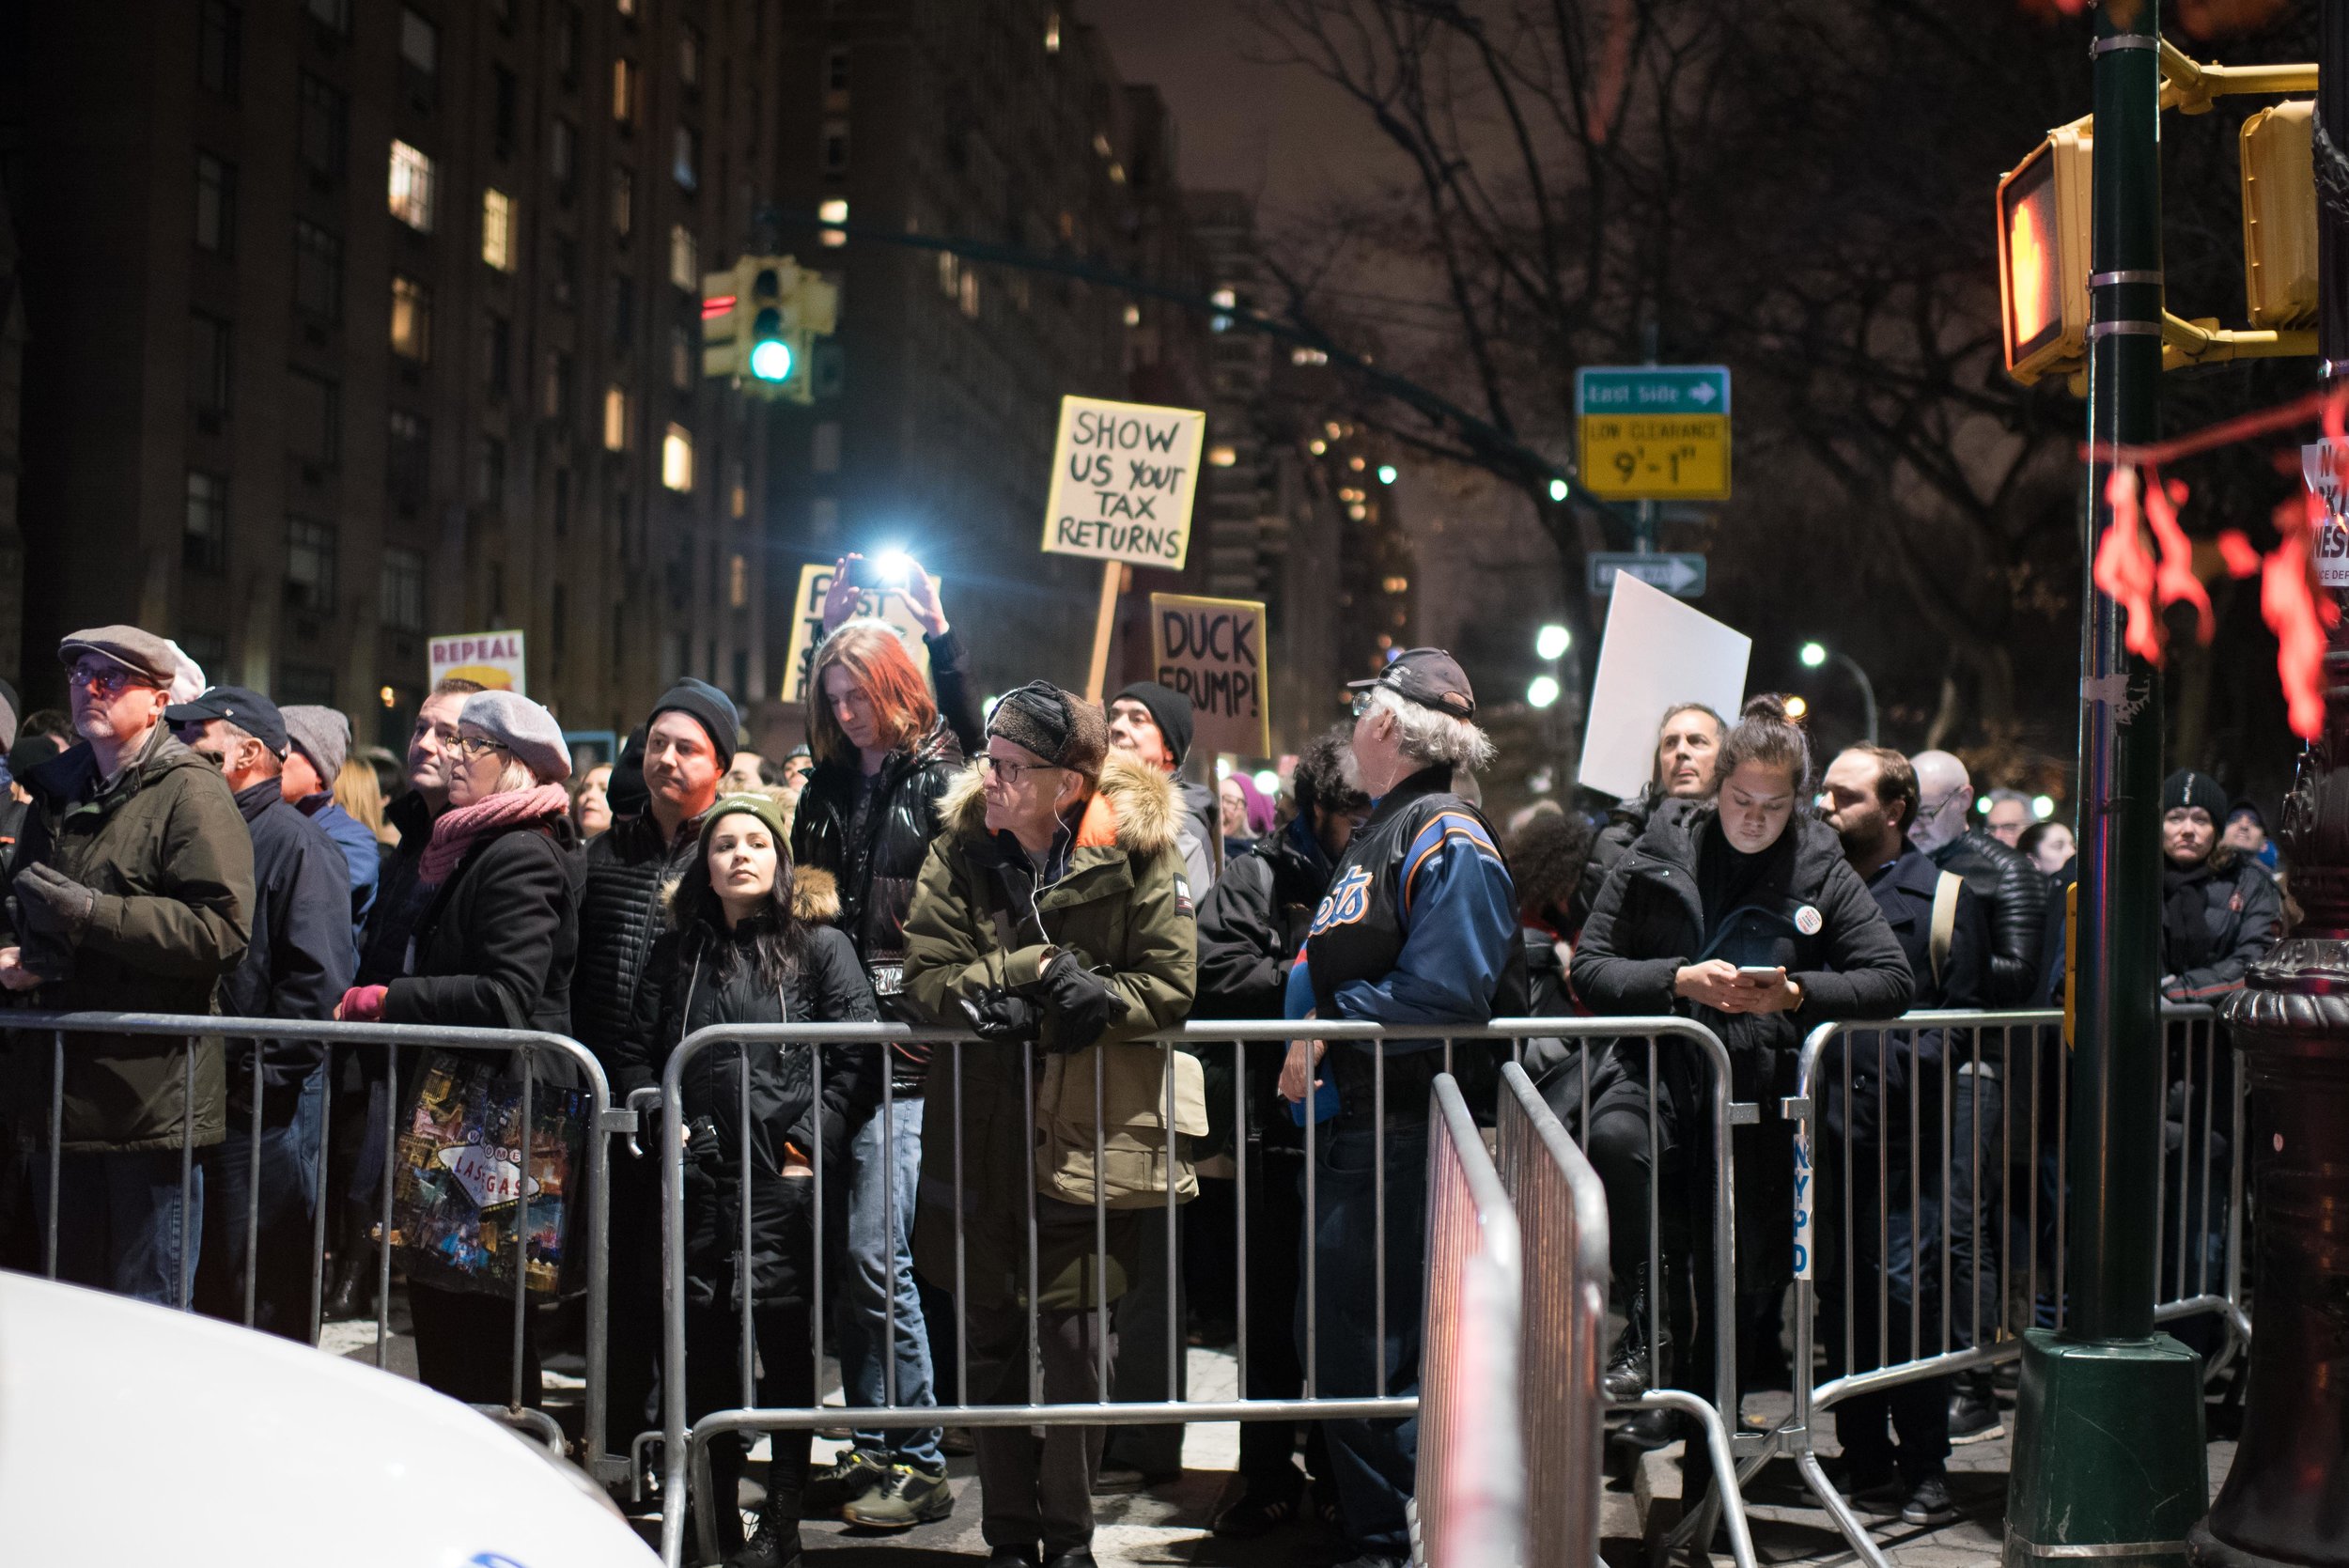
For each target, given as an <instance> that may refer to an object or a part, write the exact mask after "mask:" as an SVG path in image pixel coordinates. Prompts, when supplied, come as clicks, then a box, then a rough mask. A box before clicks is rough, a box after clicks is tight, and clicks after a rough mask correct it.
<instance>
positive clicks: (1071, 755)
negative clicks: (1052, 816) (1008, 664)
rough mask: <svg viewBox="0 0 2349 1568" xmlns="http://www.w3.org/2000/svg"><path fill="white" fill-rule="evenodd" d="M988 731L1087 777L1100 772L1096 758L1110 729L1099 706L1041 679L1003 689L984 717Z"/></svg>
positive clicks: (1103, 752) (1105, 749)
mask: <svg viewBox="0 0 2349 1568" xmlns="http://www.w3.org/2000/svg"><path fill="white" fill-rule="evenodd" d="M987 733H988V735H989V736H999V735H1000V736H1002V737H1003V738H1004V739H1005V740H1008V741H1010V742H1011V743H1012V744H1013V745H1015V746H1024V747H1026V748H1027V749H1028V750H1029V751H1031V752H1034V753H1035V754H1036V755H1037V756H1040V757H1042V758H1043V759H1044V760H1045V761H1046V762H1048V763H1050V764H1051V765H1052V766H1053V767H1055V768H1068V769H1069V770H1070V771H1072V772H1076V773H1081V774H1083V775H1084V776H1085V777H1086V778H1088V779H1097V778H1099V777H1100V776H1101V759H1102V758H1103V757H1105V756H1107V755H1108V754H1109V750H1110V727H1109V724H1108V722H1106V721H1105V720H1103V719H1102V717H1101V710H1100V709H1099V708H1097V707H1096V706H1094V705H1093V704H1091V703H1089V702H1086V701H1085V700H1084V699H1083V698H1082V697H1080V696H1078V695H1077V694H1076V693H1075V692H1074V691H1062V690H1061V689H1060V688H1059V687H1057V686H1054V685H1053V684H1052V683H1051V682H1050V681H1045V680H1032V681H1030V682H1028V684H1027V685H1025V686H1021V687H1018V688H1015V689H1014V690H1012V691H1006V692H1004V693H1003V698H1002V700H1001V701H999V702H997V703H996V705H995V711H994V712H993V713H992V714H991V715H989V716H988V721H987Z"/></svg>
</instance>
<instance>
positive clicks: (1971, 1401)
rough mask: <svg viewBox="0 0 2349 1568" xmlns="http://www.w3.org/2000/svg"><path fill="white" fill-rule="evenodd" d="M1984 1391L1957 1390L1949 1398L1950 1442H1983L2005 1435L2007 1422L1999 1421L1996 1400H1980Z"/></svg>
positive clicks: (1985, 1392)
mask: <svg viewBox="0 0 2349 1568" xmlns="http://www.w3.org/2000/svg"><path fill="white" fill-rule="evenodd" d="M1988 1391H1989V1390H1987V1389H1959V1390H1958V1391H1957V1392H1955V1393H1953V1394H1952V1395H1951V1396H1950V1441H1951V1442H1952V1443H1986V1442H1988V1441H1989V1440H1990V1439H1991V1438H1993V1437H2003V1436H2006V1422H2005V1421H2003V1420H2001V1419H2000V1418H1999V1403H1998V1400H1997V1399H1996V1398H1985V1397H1983V1396H1984V1395H1985V1394H1987V1393H1988Z"/></svg>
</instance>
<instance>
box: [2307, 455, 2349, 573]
mask: <svg viewBox="0 0 2349 1568" xmlns="http://www.w3.org/2000/svg"><path fill="white" fill-rule="evenodd" d="M2344 468H2349V458H2343V457H2342V456H2341V454H2340V453H2339V452H2336V451H2335V450H2334V449H2333V443H2332V442H2329V441H2318V442H2310V443H2309V444H2308V445H2306V446H2303V447H2302V448H2300V477H2301V478H2302V479H2304V480H2306V481H2307V483H2308V487H2309V489H2311V490H2313V491H2315V492H2316V494H2317V495H2318V496H2319V497H2321V498H2322V499H2323V500H2324V503H2325V524H2324V526H2323V527H2322V528H2320V529H2319V530H2318V531H2317V536H2316V540H2315V542H2314V544H2313V545H2312V546H2311V549H2310V553H2312V554H2313V555H2315V557H2316V581H2317V582H2319V583H2320V584H2322V585H2323V586H2325V587H2327V588H2349V519H2344V518H2343V516H2342V512H2343V509H2344V508H2343V499H2342V493H2341V492H2342V485H2341V477H2342V470H2343V469H2344Z"/></svg>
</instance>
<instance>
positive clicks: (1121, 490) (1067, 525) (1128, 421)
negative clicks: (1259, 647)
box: [1044, 397, 1207, 571]
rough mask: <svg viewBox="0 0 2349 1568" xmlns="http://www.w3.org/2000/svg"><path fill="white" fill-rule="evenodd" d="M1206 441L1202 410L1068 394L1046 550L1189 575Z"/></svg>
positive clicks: (1046, 520)
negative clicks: (1186, 566)
mask: <svg viewBox="0 0 2349 1568" xmlns="http://www.w3.org/2000/svg"><path fill="white" fill-rule="evenodd" d="M1206 435H1207V416H1206V414H1204V413H1202V412H1200V411H1198V410H1196V409H1169V408H1161V407H1159V405H1157V404H1155V403H1112V402H1108V401H1105V400H1103V399H1101V398H1098V397H1063V398H1062V399H1061V400H1060V440H1059V441H1058V442H1056V443H1055V444H1054V446H1053V449H1052V491H1051V495H1050V499H1049V500H1048V501H1047V502H1046V504H1045V508H1044V549H1045V551H1046V553H1048V554H1052V555H1089V556H1092V557H1093V558H1094V559H1095V560H1097V561H1123V562H1125V563H1126V564H1127V565H1128V566H1129V567H1165V568H1166V569H1168V570H1170V571H1179V570H1181V569H1182V565H1183V560H1184V558H1185V557H1186V556H1187V555H1189V554H1190V504H1191V500H1192V498H1193V497H1194V496H1196V495H1197V494H1198V493H1199V452H1200V447H1201V444H1202V443H1203V442H1205V441H1206Z"/></svg>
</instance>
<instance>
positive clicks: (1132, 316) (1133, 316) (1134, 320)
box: [1126, 305, 1142, 327]
mask: <svg viewBox="0 0 2349 1568" xmlns="http://www.w3.org/2000/svg"><path fill="white" fill-rule="evenodd" d="M1126 324H1127V325H1128V326H1129V327H1139V326H1140V325H1142V307H1141V306H1140V305H1128V306H1127V307H1126Z"/></svg>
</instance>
